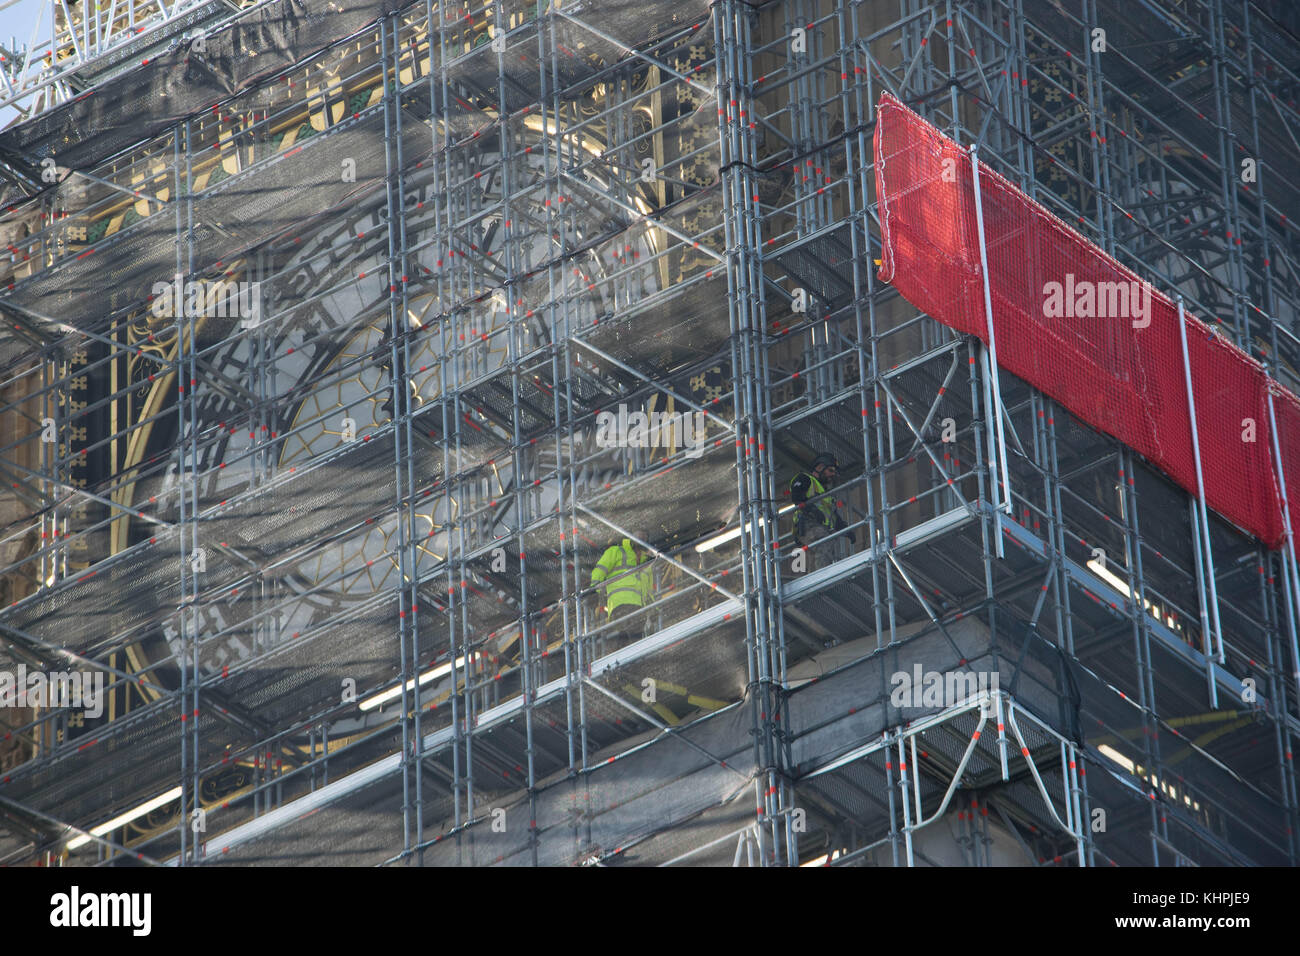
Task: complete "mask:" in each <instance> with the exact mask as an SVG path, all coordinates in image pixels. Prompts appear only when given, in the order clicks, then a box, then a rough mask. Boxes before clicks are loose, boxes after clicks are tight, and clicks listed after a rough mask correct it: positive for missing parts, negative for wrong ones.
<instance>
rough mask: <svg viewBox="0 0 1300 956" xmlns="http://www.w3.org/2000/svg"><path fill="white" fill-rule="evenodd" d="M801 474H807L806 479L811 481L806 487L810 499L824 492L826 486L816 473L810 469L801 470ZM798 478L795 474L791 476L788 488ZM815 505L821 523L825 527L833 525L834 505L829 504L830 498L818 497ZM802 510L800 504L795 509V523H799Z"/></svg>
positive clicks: (792, 487)
mask: <svg viewBox="0 0 1300 956" xmlns="http://www.w3.org/2000/svg"><path fill="white" fill-rule="evenodd" d="M802 474H805V475H807V476H808V481H809V482H811V484H812V487H811V488H809V489H808V497H809V498H810V499H811V498H816V497H817V496H818V495H824V494H826V488H825V486H824V485H822V483H821V482H820V481H818V480H817V476H816V475H814V474H813V473H812V472H810V471H805V472H802ZM798 478H799V475H795V476H794V477H793V478H791V479H790V488H791V490H793V489H794V483H795V481H797V480H798ZM815 507H816V508H817V510H818V511H820V512H821V513H822V524H824V525H826V527H828V528H831V527H834V526H835V506H834V505H832V504H831V500H830V499H829V498H822V499H820V500H819V501H817V502H816V503H815ZM803 512H804V508H803V507H801V506H800V507H799V510H797V511H796V512H795V516H794V520H795V523H796V524H798V523H799V519H800V517H801V516H802V514H803Z"/></svg>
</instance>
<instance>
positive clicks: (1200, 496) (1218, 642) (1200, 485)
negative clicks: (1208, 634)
mask: <svg viewBox="0 0 1300 956" xmlns="http://www.w3.org/2000/svg"><path fill="white" fill-rule="evenodd" d="M1178 341H1179V344H1180V345H1181V346H1182V349H1183V381H1184V382H1185V383H1186V385H1187V412H1188V415H1189V416H1190V417H1191V420H1192V460H1193V461H1195V463H1196V501H1197V505H1198V508H1199V511H1200V515H1201V528H1200V531H1201V535H1200V546H1201V548H1202V549H1203V552H1204V557H1205V582H1204V583H1205V585H1208V587H1209V591H1210V617H1211V618H1212V620H1213V624H1214V641H1215V644H1214V647H1215V657H1216V659H1217V660H1218V662H1219V663H1220V664H1223V663H1226V658H1225V657H1224V656H1223V630H1222V628H1221V627H1220V625H1219V591H1218V587H1217V586H1216V585H1215V583H1214V552H1213V551H1211V550H1210V518H1209V514H1208V513H1207V512H1206V508H1205V478H1204V476H1203V475H1202V473H1201V439H1200V435H1199V434H1198V433H1197V431H1196V393H1195V392H1194V391H1193V390H1192V363H1191V361H1190V360H1189V359H1188V357H1187V314H1186V312H1185V311H1184V310H1183V297H1182V296H1181V295H1180V296H1179V297H1178ZM1138 604H1139V605H1141V598H1140V596H1139V599H1138ZM1207 650H1208V649H1207Z"/></svg>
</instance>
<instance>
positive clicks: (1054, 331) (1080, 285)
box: [875, 94, 1300, 547]
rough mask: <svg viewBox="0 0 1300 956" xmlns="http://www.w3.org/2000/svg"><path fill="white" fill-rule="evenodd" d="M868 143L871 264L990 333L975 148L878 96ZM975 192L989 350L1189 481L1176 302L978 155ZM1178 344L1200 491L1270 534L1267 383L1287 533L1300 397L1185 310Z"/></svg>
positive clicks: (918, 299) (955, 320)
mask: <svg viewBox="0 0 1300 956" xmlns="http://www.w3.org/2000/svg"><path fill="white" fill-rule="evenodd" d="M875 154H876V155H875V159H876V192H877V197H878V199H879V211H880V224H881V244H882V257H881V266H880V278H881V279H882V280H883V281H885V282H889V283H892V284H893V286H894V287H895V288H897V289H898V291H899V292H900V293H901V294H902V295H903V297H904V298H905V299H907V300H908V301H909V302H911V303H912V304H913V305H915V306H916V307H917V308H919V309H922V310H923V311H925V312H926V313H928V314H929V315H931V316H933V317H934V318H935V319H937V320H939V321H940V322H942V323H944V324H945V325H948V326H951V327H952V328H954V329H957V330H958V331H961V332H967V333H971V334H974V335H976V336H978V337H979V338H980V339H982V340H983V341H985V342H986V343H987V342H988V328H987V326H986V323H985V313H984V290H983V282H982V280H981V266H980V249H979V237H978V232H977V228H976V219H975V193H974V176H973V172H972V169H971V161H970V154H969V153H968V152H967V151H966V150H963V149H962V148H961V147H959V146H958V145H957V144H956V143H954V142H953V141H952V140H950V139H948V138H947V137H946V136H944V135H943V134H942V133H940V132H939V131H938V130H937V129H935V127H934V126H932V125H930V124H929V123H927V122H926V121H925V120H923V119H922V118H921V117H919V116H917V115H916V114H915V113H913V112H912V111H911V110H909V109H908V108H907V107H905V106H903V104H902V103H900V102H899V101H898V100H897V99H895V98H894V97H893V96H890V95H889V94H885V95H884V96H882V97H881V100H880V103H879V104H878V122H877V124H876V133H875ZM980 190H981V195H982V198H983V213H984V237H985V243H986V249H987V253H986V254H987V257H988V270H989V287H990V297H991V299H992V303H993V316H994V332H995V333H996V337H997V352H998V364H999V365H1000V366H1001V367H1003V368H1006V369H1007V370H1008V371H1010V372H1012V373H1014V374H1015V375H1017V376H1019V377H1020V378H1022V379H1024V380H1025V381H1027V382H1029V383H1030V384H1031V385H1033V386H1035V387H1036V388H1038V389H1040V390H1041V391H1043V392H1044V393H1046V394H1047V395H1050V396H1051V397H1052V398H1054V399H1056V400H1057V401H1059V402H1060V403H1061V404H1062V405H1064V406H1065V407H1066V408H1068V409H1069V410H1070V411H1071V412H1073V413H1074V414H1075V415H1076V416H1078V417H1079V418H1081V419H1082V420H1083V421H1085V422H1087V423H1088V424H1090V425H1092V426H1094V427H1095V428H1098V429H1100V430H1101V431H1104V432H1106V433H1108V434H1110V435H1113V436H1114V437H1116V438H1118V439H1119V440H1120V441H1122V442H1124V443H1125V444H1126V445H1128V446H1130V447H1131V448H1133V449H1134V450H1136V451H1138V452H1140V453H1141V454H1142V455H1143V456H1145V457H1146V458H1147V459H1148V460H1149V461H1151V462H1152V463H1154V464H1155V465H1156V466H1157V467H1159V468H1160V469H1161V470H1163V471H1164V472H1165V473H1166V474H1168V475H1169V476H1170V477H1171V478H1172V479H1173V480H1174V481H1175V482H1177V483H1178V484H1179V485H1181V486H1182V487H1183V488H1185V489H1186V490H1188V491H1190V492H1192V493H1193V494H1195V492H1196V466H1195V458H1194V455H1193V449H1192V432H1191V416H1190V415H1189V413H1188V405H1187V386H1186V379H1185V373H1184V365H1183V358H1182V346H1181V343H1180V341H1179V334H1178V309H1177V306H1176V305H1175V304H1174V303H1173V302H1172V301H1170V300H1169V299H1168V298H1167V297H1166V296H1164V295H1162V294H1161V293H1159V292H1158V291H1156V290H1155V289H1152V288H1151V287H1150V286H1149V285H1147V284H1146V283H1144V282H1143V281H1142V280H1141V279H1140V278H1139V277H1138V276H1137V275H1136V274H1135V273H1133V272H1132V271H1131V270H1129V269H1126V268H1125V267H1124V266H1122V265H1120V264H1119V263H1118V262H1116V261H1115V260H1114V259H1112V258H1111V257H1110V256H1108V255H1106V253H1104V252H1103V251H1102V250H1101V249H1099V248H1098V247H1097V246H1095V245H1093V244H1092V243H1090V242H1089V241H1088V240H1087V239H1085V238H1083V237H1082V236H1080V235H1079V234H1078V233H1076V232H1074V231H1073V230H1072V229H1070V228H1069V227H1068V226H1066V225H1065V224H1064V223H1063V222H1061V220H1059V219H1057V218H1056V217H1055V216H1053V215H1052V214H1051V213H1050V212H1048V211H1047V210H1046V209H1045V208H1044V207H1043V206H1041V205H1039V204H1038V203H1036V202H1034V201H1033V200H1032V199H1030V198H1029V197H1028V196H1026V195H1025V194H1024V193H1023V192H1021V191H1020V190H1019V189H1017V188H1016V187H1015V186H1013V185H1012V184H1011V183H1010V182H1008V181H1007V180H1005V179H1003V178H1002V177H1001V176H999V175H998V174H997V173H995V172H993V171H992V170H990V169H989V168H988V167H987V166H986V165H984V164H982V163H981V164H980ZM1187 348H1188V363H1187V364H1188V366H1189V367H1190V369H1191V375H1192V383H1193V387H1194V391H1195V394H1196V420H1197V430H1198V433H1199V437H1200V447H1201V470H1202V474H1203V476H1204V483H1205V498H1206V503H1207V504H1208V505H1209V506H1210V507H1211V508H1213V509H1214V510H1215V511H1217V512H1218V513H1219V514H1221V515H1223V516H1224V517H1226V518H1228V519H1229V520H1230V521H1232V522H1234V523H1236V524H1237V525H1239V526H1240V527H1242V528H1245V529H1246V530H1247V531H1249V532H1251V533H1252V534H1254V535H1255V536H1257V537H1258V538H1260V539H1261V540H1262V541H1264V542H1265V543H1266V544H1268V546H1270V547H1278V546H1279V545H1280V544H1281V543H1282V542H1283V540H1284V538H1285V532H1284V525H1283V521H1282V512H1281V503H1280V502H1281V499H1280V497H1279V494H1278V488H1277V482H1276V480H1275V476H1274V467H1273V450H1272V443H1271V435H1270V428H1269V419H1268V408H1267V389H1269V388H1270V387H1271V388H1273V389H1274V393H1275V395H1276V396H1277V397H1276V398H1275V403H1276V411H1277V416H1278V429H1279V442H1280V444H1281V446H1282V460H1283V462H1284V463H1285V467H1286V475H1287V478H1288V479H1289V481H1288V485H1287V491H1288V495H1287V498H1288V505H1290V510H1291V513H1292V527H1293V529H1295V530H1297V531H1300V507H1298V506H1297V505H1298V501H1300V487H1292V482H1293V481H1294V482H1300V400H1297V399H1296V398H1295V396H1293V395H1291V393H1290V392H1287V391H1286V390H1285V389H1283V388H1282V387H1281V386H1280V385H1278V384H1277V383H1276V382H1272V381H1271V380H1270V379H1269V377H1268V374H1267V373H1266V372H1265V370H1264V369H1263V367H1262V366H1260V365H1259V364H1258V363H1257V362H1255V361H1254V360H1253V359H1251V358H1250V357H1249V356H1248V355H1246V353H1244V352H1242V351H1241V350H1240V349H1238V348H1236V347H1235V346H1234V345H1232V344H1231V343H1230V342H1228V341H1226V340H1224V339H1223V338H1221V337H1219V336H1217V335H1215V334H1214V333H1213V332H1212V331H1211V330H1210V329H1209V327H1208V326H1206V325H1205V324H1204V323H1202V322H1200V321H1198V320H1196V319H1195V318H1193V317H1192V316H1190V315H1188V316H1187ZM1252 423H1253V424H1252Z"/></svg>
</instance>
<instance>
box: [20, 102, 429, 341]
mask: <svg viewBox="0 0 1300 956" xmlns="http://www.w3.org/2000/svg"><path fill="white" fill-rule="evenodd" d="M402 140H403V148H404V158H405V160H406V162H407V164H408V166H412V167H413V166H414V165H415V163H416V162H418V161H419V159H420V158H421V157H422V156H423V155H424V154H425V153H427V152H428V150H429V148H430V146H429V140H428V127H427V126H425V124H423V123H421V122H419V121H417V120H416V119H415V118H414V116H411V115H409V114H407V115H406V116H405V122H404V126H403V137H402ZM344 157H346V158H351V159H354V160H355V161H356V182H355V183H345V182H343V181H342V177H341V176H340V175H339V170H340V162H341V160H342V159H343V158H344ZM384 175H385V165H384V137H383V123H382V120H381V119H380V118H379V117H370V118H367V119H365V120H362V121H360V122H358V123H352V122H348V123H345V124H342V125H340V126H338V127H335V128H333V129H331V130H328V131H326V132H325V133H321V134H318V135H317V136H313V137H311V138H310V139H308V140H306V141H305V142H304V143H303V144H302V147H301V148H300V149H299V150H295V151H293V154H292V155H288V154H286V155H285V156H284V157H281V158H279V159H278V160H277V161H275V162H271V163H266V164H258V165H257V166H254V167H253V168H251V169H249V170H248V171H246V172H244V173H240V174H238V175H235V176H232V177H231V178H229V179H227V180H225V181H223V182H221V183H220V184H218V185H216V186H214V187H212V188H211V189H207V190H204V191H203V192H201V193H198V194H196V197H195V203H194V221H195V244H194V248H195V267H196V270H197V271H203V270H205V269H207V268H209V267H211V266H212V264H213V263H216V262H218V261H221V260H223V259H229V258H230V257H231V255H232V253H233V252H234V251H235V250H236V249H239V248H249V247H251V246H253V245H256V244H257V243H260V242H264V241H266V240H268V239H271V238H274V237H275V236H277V235H280V234H283V233H284V232H286V231H287V230H290V229H292V228H294V226H295V225H299V224H302V223H304V222H306V221H307V220H309V219H311V218H312V217H313V216H317V215H320V214H321V213H323V212H325V211H326V210H328V209H331V208H333V207H336V206H338V205H339V204H341V203H345V202H349V201H352V202H356V201H357V199H358V198H359V197H360V196H362V195H365V194H368V193H370V192H372V191H373V190H374V189H376V188H377V187H378V185H379V184H381V183H382V181H383V178H384ZM181 252H182V255H184V252H185V250H184V249H183V248H182V249H181ZM93 253H94V254H93V255H91V254H89V253H83V254H82V255H81V256H78V257H76V258H74V259H71V260H65V261H63V262H60V263H59V264H58V265H57V266H55V267H53V268H50V269H45V270H42V271H41V272H39V273H37V274H36V275H35V276H33V277H31V278H30V279H26V280H23V281H20V282H19V283H18V284H17V286H16V288H15V289H14V291H13V292H12V293H11V294H10V295H9V296H8V297H7V298H6V300H5V301H6V302H8V303H11V304H13V305H15V306H17V307H19V308H26V309H31V310H33V311H34V312H36V313H37V314H39V315H44V316H47V317H49V318H50V319H54V320H56V321H58V322H62V323H67V324H68V325H73V326H76V327H78V328H87V329H94V328H96V327H98V326H101V325H104V324H106V323H107V321H108V318H107V317H108V313H109V312H110V311H111V310H116V309H122V308H127V307H129V306H131V305H134V304H135V303H141V302H144V301H145V300H146V298H147V297H148V296H149V295H150V293H151V291H152V288H153V285H154V284H155V283H157V282H166V281H170V279H171V277H172V276H173V275H174V274H175V273H176V270H177V242H176V221H175V218H174V216H173V215H172V213H171V212H170V211H169V210H164V211H162V212H160V213H157V214H155V215H153V216H150V217H149V218H148V219H146V220H144V221H143V222H141V223H139V224H137V225H136V226H135V227H134V228H131V229H128V230H125V231H123V232H121V233H119V234H118V235H116V236H113V237H110V238H109V239H108V240H107V241H102V242H100V243H97V244H96V245H95V247H94V249H93ZM182 261H184V260H183V259H182Z"/></svg>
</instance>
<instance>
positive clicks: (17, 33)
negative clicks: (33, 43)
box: [0, 0, 54, 127]
mask: <svg viewBox="0 0 1300 956" xmlns="http://www.w3.org/2000/svg"><path fill="white" fill-rule="evenodd" d="M0 7H3V9H0V45H3V46H5V47H9V46H10V38H11V37H13V38H16V39H17V47H18V49H22V47H23V45H24V44H26V43H28V42H30V40H31V37H32V28H33V27H34V26H35V25H36V23H37V20H38V18H39V21H40V37H43V38H45V39H46V40H48V39H49V36H50V17H51V16H53V11H54V2H53V0H0ZM37 42H38V43H39V42H40V39H39V38H38V40H37ZM2 89H3V88H2V87H0V90H2ZM16 115H17V112H16V111H15V110H14V109H13V108H12V107H0V127H3V126H7V125H8V124H9V122H10V121H11V120H12V119H13V118H14V117H15V116H16Z"/></svg>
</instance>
